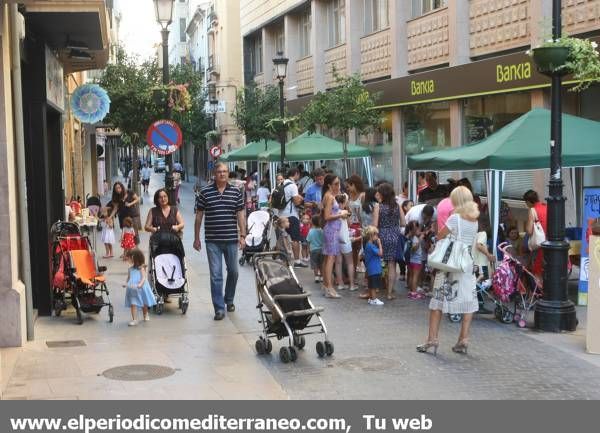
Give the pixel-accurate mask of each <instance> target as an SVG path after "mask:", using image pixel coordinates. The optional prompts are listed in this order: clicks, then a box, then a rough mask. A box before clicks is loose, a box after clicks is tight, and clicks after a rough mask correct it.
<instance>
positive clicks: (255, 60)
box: [251, 36, 263, 74]
mask: <svg viewBox="0 0 600 433" xmlns="http://www.w3.org/2000/svg"><path fill="white" fill-rule="evenodd" d="M253 45H254V46H253V47H252V60H251V61H252V63H251V64H252V69H254V74H262V72H263V47H262V37H261V36H257V37H256V38H255V39H254V44H253Z"/></svg>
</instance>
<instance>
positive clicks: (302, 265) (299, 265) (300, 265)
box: [294, 261, 308, 268]
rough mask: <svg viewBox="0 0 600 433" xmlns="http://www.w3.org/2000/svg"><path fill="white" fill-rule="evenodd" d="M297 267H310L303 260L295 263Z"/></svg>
mask: <svg viewBox="0 0 600 433" xmlns="http://www.w3.org/2000/svg"><path fill="white" fill-rule="evenodd" d="M294 267H295V268H308V265H307V264H306V263H304V262H302V261H298V262H296V263H294Z"/></svg>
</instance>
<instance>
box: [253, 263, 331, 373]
mask: <svg viewBox="0 0 600 433" xmlns="http://www.w3.org/2000/svg"><path fill="white" fill-rule="evenodd" d="M275 257H281V258H282V260H277V259H275ZM252 263H253V265H254V274H255V278H256V292H257V296H258V304H257V306H256V308H258V311H259V313H260V322H261V323H262V325H263V333H262V335H261V336H260V337H259V339H258V340H256V344H255V348H256V352H257V353H258V354H259V355H262V354H265V353H271V350H273V345H272V344H271V340H270V339H271V338H275V337H276V338H277V339H278V340H281V339H283V338H286V337H287V338H288V346H284V347H282V348H281V349H280V350H279V357H280V359H281V361H282V362H284V363H288V362H290V361H291V362H294V361H296V359H297V358H298V354H297V352H296V349H303V348H304V346H305V345H306V341H305V339H304V336H305V335H309V334H324V335H325V340H324V341H319V342H317V345H316V350H317V354H318V355H319V357H321V358H322V357H323V356H325V355H327V356H331V355H332V354H333V350H334V348H333V343H332V342H331V341H329V339H328V337H327V328H326V327H325V323H324V322H323V319H322V318H321V315H320V313H321V312H323V307H315V306H314V304H313V303H312V301H311V300H310V295H311V294H310V293H307V292H305V291H304V289H303V288H302V286H301V285H300V283H299V282H298V279H297V278H296V274H295V273H294V269H293V267H292V266H291V263H290V261H289V260H288V257H287V256H286V255H285V254H282V253H277V252H265V253H256V254H254V256H253V259H252ZM313 318H316V320H313Z"/></svg>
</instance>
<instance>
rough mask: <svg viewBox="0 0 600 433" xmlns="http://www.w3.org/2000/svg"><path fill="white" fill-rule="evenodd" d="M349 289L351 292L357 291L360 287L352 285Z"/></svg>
mask: <svg viewBox="0 0 600 433" xmlns="http://www.w3.org/2000/svg"><path fill="white" fill-rule="evenodd" d="M349 290H350V291H351V292H356V291H357V290H358V287H356V286H350V289H349Z"/></svg>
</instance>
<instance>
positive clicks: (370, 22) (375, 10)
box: [365, 0, 390, 35]
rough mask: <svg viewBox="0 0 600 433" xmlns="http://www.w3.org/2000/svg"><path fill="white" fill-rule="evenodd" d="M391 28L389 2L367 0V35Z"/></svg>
mask: <svg viewBox="0 0 600 433" xmlns="http://www.w3.org/2000/svg"><path fill="white" fill-rule="evenodd" d="M389 26H390V14H389V0H365V34H367V35H368V34H369V33H374V32H378V31H379V30H383V29H385V28H388V27H389Z"/></svg>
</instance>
